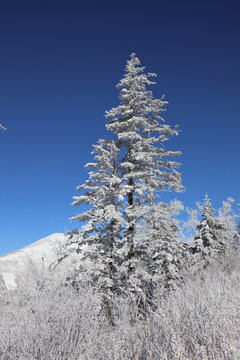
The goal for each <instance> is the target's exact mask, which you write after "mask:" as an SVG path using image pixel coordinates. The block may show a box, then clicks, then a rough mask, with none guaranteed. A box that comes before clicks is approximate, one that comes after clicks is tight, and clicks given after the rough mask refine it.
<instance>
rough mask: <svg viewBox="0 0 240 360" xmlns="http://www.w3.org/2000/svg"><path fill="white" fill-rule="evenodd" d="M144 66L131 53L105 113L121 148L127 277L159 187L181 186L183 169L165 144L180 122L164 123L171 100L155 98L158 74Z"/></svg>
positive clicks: (109, 127) (174, 152) (175, 152)
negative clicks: (114, 103) (117, 100)
mask: <svg viewBox="0 0 240 360" xmlns="http://www.w3.org/2000/svg"><path fill="white" fill-rule="evenodd" d="M144 69H145V68H144V67H140V61H139V59H138V58H137V57H136V55H135V54H134V53H133V54H132V55H131V56H130V60H128V61H127V65H126V69H125V74H124V77H123V78H122V79H121V80H120V82H119V84H118V85H117V88H118V89H119V90H120V95H119V97H120V105H119V106H118V107H116V108H113V109H111V110H110V111H108V112H107V113H106V118H107V119H108V121H107V124H106V127H107V129H108V130H109V131H111V132H112V133H113V136H114V141H115V143H116V146H117V147H118V149H119V157H118V171H119V174H120V178H121V184H120V194H121V196H122V202H123V216H124V220H125V223H126V227H125V229H124V233H123V235H124V247H123V249H122V255H123V262H124V264H123V265H125V269H126V277H127V278H128V280H130V278H131V277H132V278H133V277H134V275H133V274H134V272H136V271H137V269H136V266H135V265H134V263H136V259H135V256H136V252H137V250H138V236H137V226H138V224H139V222H141V221H142V219H143V217H144V215H145V214H147V213H148V212H149V211H150V209H151V207H152V204H153V203H154V204H155V202H156V201H158V195H159V192H161V191H165V190H175V191H181V190H182V185H181V174H180V173H179V172H178V171H177V170H176V167H177V166H178V165H179V163H177V162H176V161H174V160H171V158H172V157H175V156H178V155H180V154H181V153H180V152H179V151H170V150H167V149H166V147H165V142H166V141H167V140H168V139H169V137H170V136H172V135H177V134H178V132H177V127H175V128H171V127H170V126H169V125H167V124H166V123H165V121H164V119H163V117H162V113H163V112H164V111H165V108H164V107H165V105H166V104H167V102H166V101H165V100H164V97H162V98H160V99H154V98H153V94H152V92H151V91H149V90H147V86H148V85H152V84H155V82H153V81H151V80H150V78H151V77H155V76H156V74H153V73H147V74H145V73H144ZM128 286H129V285H128Z"/></svg>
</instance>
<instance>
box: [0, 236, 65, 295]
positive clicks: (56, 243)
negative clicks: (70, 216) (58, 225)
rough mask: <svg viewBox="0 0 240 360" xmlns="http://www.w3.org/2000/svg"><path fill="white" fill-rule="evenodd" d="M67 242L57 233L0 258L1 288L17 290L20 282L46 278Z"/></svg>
mask: <svg viewBox="0 0 240 360" xmlns="http://www.w3.org/2000/svg"><path fill="white" fill-rule="evenodd" d="M66 242H67V237H66V236H65V234H62V233H56V234H52V235H50V236H47V237H45V238H43V239H41V240H39V241H36V242H35V243H33V244H31V245H28V246H26V247H24V248H22V249H20V250H17V251H14V252H12V253H9V254H7V255H4V256H0V287H3V288H6V289H7V290H15V289H16V288H17V285H18V283H19V282H20V281H25V282H28V280H29V279H33V278H34V279H38V278H40V277H44V276H46V273H47V269H48V267H49V265H50V264H52V263H54V262H55V261H56V260H57V259H58V257H59V253H60V251H61V249H62V247H63V246H64V245H65V244H66Z"/></svg>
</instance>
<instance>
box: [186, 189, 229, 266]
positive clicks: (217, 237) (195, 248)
mask: <svg viewBox="0 0 240 360" xmlns="http://www.w3.org/2000/svg"><path fill="white" fill-rule="evenodd" d="M223 229H224V228H223V225H222V224H221V223H220V222H219V221H218V220H217V219H216V218H215V217H214V210H213V208H212V204H211V203H210V199H209V198H208V195H207V194H206V195H205V198H204V202H203V213H202V220H201V222H200V223H199V225H198V226H197V230H196V235H195V238H194V242H193V244H191V245H190V246H189V252H190V254H192V255H193V257H192V260H193V263H195V264H197V263H198V262H200V263H202V265H203V266H206V265H208V264H209V263H210V262H211V261H212V260H213V259H219V257H220V255H222V254H223V253H224V251H225V244H224V242H223V240H222V238H221V233H222V231H223ZM200 263H199V265H200V266H201V264H200Z"/></svg>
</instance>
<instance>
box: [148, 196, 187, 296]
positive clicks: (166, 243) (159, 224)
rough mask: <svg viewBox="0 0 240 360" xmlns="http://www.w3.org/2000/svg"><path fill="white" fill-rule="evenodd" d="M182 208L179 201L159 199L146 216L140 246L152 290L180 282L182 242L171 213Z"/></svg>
mask: <svg viewBox="0 0 240 360" xmlns="http://www.w3.org/2000/svg"><path fill="white" fill-rule="evenodd" d="M182 209H183V205H182V203H181V202H180V201H177V200H174V201H171V202H170V204H167V203H163V202H160V203H158V204H155V205H153V206H152V208H151V211H150V213H149V214H147V216H146V217H145V219H144V220H145V221H144V227H143V240H142V241H141V246H142V247H143V248H144V249H145V252H146V253H147V254H148V257H147V261H148V269H149V273H150V275H151V279H152V283H153V289H156V288H158V291H159V288H161V289H162V291H166V290H167V291H168V290H169V289H171V288H173V287H175V286H176V285H177V284H179V282H180V281H181V267H182V265H183V264H182V260H183V257H184V244H183V243H182V242H181V241H180V240H179V238H178V234H177V233H178V231H179V226H178V221H177V220H176V219H175V218H173V216H175V215H178V214H179V212H180V211H181V210H182Z"/></svg>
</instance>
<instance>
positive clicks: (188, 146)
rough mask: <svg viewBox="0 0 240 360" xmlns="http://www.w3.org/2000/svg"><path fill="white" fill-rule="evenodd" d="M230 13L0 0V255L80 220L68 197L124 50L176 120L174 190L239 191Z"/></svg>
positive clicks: (223, 5)
mask: <svg viewBox="0 0 240 360" xmlns="http://www.w3.org/2000/svg"><path fill="white" fill-rule="evenodd" d="M239 11H240V5H239V4H238V2H237V1H231V0H230V1H221V0H218V1H211V0H208V1H204V0H203V1H184V0H183V1H179V0H168V1H162V0H156V1H153V0H148V1H146V0H145V1H141V0H138V1H135V0H133V1H131V0H128V1H125V0H121V1H118V2H117V1H111V2H110V1H105V0H102V1H88V2H87V1H72V0H69V1H59V0H58V1H52V0H48V1H45V0H42V1H29V2H28V1H5V2H3V1H2V2H1V5H0V123H2V124H3V125H5V126H6V127H7V128H8V131H7V132H4V133H3V132H1V133H0V152H1V166H0V174H1V176H0V254H4V253H7V252H10V251H14V250H16V249H18V248H21V247H23V246H26V245H28V244H30V243H32V242H34V241H37V240H38V239H40V238H42V237H44V236H47V235H50V234H52V233H54V232H64V231H65V230H70V229H72V228H75V227H76V226H78V224H77V223H71V222H70V221H69V220H68V218H69V217H71V216H73V215H74V214H75V213H76V212H79V211H80V209H79V208H78V209H77V208H75V209H74V208H72V207H71V205H70V203H71V201H72V196H73V195H74V194H76V192H75V187H76V186H77V185H78V184H81V183H82V182H83V181H84V180H85V179H86V176H87V173H86V170H85V169H84V165H85V163H86V162H88V161H89V160H90V159H91V157H90V152H91V150H92V149H91V145H92V144H94V143H95V142H96V141H97V139H99V138H102V137H105V136H106V130H105V125H104V124H105V119H104V112H105V111H106V110H110V109H111V108H112V107H113V106H116V105H118V103H119V102H118V91H117V90H116V88H115V85H116V83H117V82H118V81H119V79H120V78H121V77H122V75H123V71H124V67H125V63H126V60H127V59H128V57H129V55H130V54H131V53H132V52H135V53H136V54H137V56H138V57H139V58H140V60H141V63H142V65H145V66H146V71H149V72H155V73H157V74H158V78H157V85H154V86H153V87H152V90H153V94H154V96H155V97H156V98H159V97H160V96H161V95H162V94H165V95H166V100H168V101H169V105H168V107H167V109H168V110H167V113H166V120H167V122H168V123H169V124H171V125H172V126H173V125H175V124H179V128H180V129H181V133H180V135H179V136H178V137H176V138H175V139H174V140H173V141H171V148H172V149H176V150H181V151H182V152H183V155H182V156H181V159H180V161H181V162H182V167H181V172H182V174H183V184H184V185H185V187H186V191H185V193H184V194H181V195H177V196H176V197H177V198H178V199H180V200H182V201H183V203H184V205H186V206H190V207H194V205H195V202H196V201H197V200H201V199H202V198H203V195H204V194H205V193H206V192H207V193H208V194H209V196H210V198H211V200H212V203H213V205H214V207H218V206H219V205H220V203H221V201H222V200H224V199H226V197H228V196H232V197H233V198H235V199H236V200H237V201H239V199H240V195H239V184H240V166H239V165H240V162H239V153H240V150H239V149H240V145H239V139H240V121H239V119H240V106H239V95H240V94H239V88H240V85H239V84H240V71H239V66H240V65H239V64H240V46H239V45H240V44H239V42H240V40H239V39H240V25H239ZM169 145H170V144H169ZM164 199H165V195H164V194H163V200H164Z"/></svg>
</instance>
